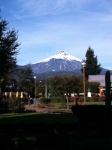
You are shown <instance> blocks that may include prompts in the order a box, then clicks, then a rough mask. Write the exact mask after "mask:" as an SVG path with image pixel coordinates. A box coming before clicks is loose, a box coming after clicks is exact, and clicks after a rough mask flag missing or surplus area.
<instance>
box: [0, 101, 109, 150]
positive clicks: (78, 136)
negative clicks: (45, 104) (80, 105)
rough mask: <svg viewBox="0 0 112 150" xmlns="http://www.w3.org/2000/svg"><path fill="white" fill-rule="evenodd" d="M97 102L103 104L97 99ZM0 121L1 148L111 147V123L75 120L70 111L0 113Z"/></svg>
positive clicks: (77, 148) (43, 149)
mask: <svg viewBox="0 0 112 150" xmlns="http://www.w3.org/2000/svg"><path fill="white" fill-rule="evenodd" d="M97 104H99V103H94V105H97ZM58 105H59V104H58ZM87 105H90V103H88V104H87ZM100 105H103V104H101V103H100ZM78 110H80V109H78ZM81 111H82V112H83V113H81V117H83V118H85V116H86V115H87V111H85V110H81ZM79 115H80V114H79ZM91 115H92V114H90V117H91ZM88 117H89V115H88ZM86 121H87V120H86ZM80 123H81V124H80ZM0 125H1V128H0V144H1V146H3V147H4V149H7V148H9V147H10V149H17V150H20V149H27V150H34V149H41V150H45V149H49V150H52V149H53V150H58V149H60V150H63V149H64V150H74V149H75V150H79V149H80V150H83V149H86V150H89V149H91V150H94V149H102V150H103V149H108V150H111V149H112V142H111V141H112V130H111V124H110V125H109V124H105V122H104V125H103V126H102V124H101V123H100V122H98V123H97V122H93V121H92V123H90V121H89V119H88V121H87V122H85V119H83V120H82V121H81V122H78V120H77V117H76V116H75V114H73V113H62V114H42V113H22V114H18V113H11V114H1V115H0ZM94 125H95V126H96V128H95V127H94ZM89 126H91V127H90V128H89ZM97 126H98V128H97ZM4 127H5V128H4Z"/></svg>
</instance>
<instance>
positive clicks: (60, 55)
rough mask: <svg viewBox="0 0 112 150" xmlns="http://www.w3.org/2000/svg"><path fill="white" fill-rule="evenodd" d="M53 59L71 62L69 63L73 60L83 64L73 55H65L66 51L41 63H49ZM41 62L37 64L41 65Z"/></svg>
mask: <svg viewBox="0 0 112 150" xmlns="http://www.w3.org/2000/svg"><path fill="white" fill-rule="evenodd" d="M51 59H64V60H69V61H71V60H76V61H79V62H81V60H80V59H79V58H77V57H74V56H72V55H70V54H68V53H65V52H64V51H61V52H59V53H58V54H56V55H54V56H51V57H49V58H47V59H44V60H42V61H40V62H48V61H50V60H51ZM40 62H37V63H40Z"/></svg>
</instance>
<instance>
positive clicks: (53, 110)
mask: <svg viewBox="0 0 112 150" xmlns="http://www.w3.org/2000/svg"><path fill="white" fill-rule="evenodd" d="M25 110H26V111H27V110H30V111H36V112H39V113H59V114H61V113H72V111H71V109H58V108H51V107H49V108H40V107H38V106H35V105H34V104H31V105H25Z"/></svg>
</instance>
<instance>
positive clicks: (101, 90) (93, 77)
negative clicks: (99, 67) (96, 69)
mask: <svg viewBox="0 0 112 150" xmlns="http://www.w3.org/2000/svg"><path fill="white" fill-rule="evenodd" d="M88 81H89V82H99V83H100V87H99V96H102V95H104V94H105V75H89V78H88ZM110 81H112V75H110ZM111 87H112V82H111Z"/></svg>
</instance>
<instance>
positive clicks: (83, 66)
mask: <svg viewBox="0 0 112 150" xmlns="http://www.w3.org/2000/svg"><path fill="white" fill-rule="evenodd" d="M85 67H86V62H85V60H83V61H82V69H83V90H84V105H85V104H86V85H85Z"/></svg>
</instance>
